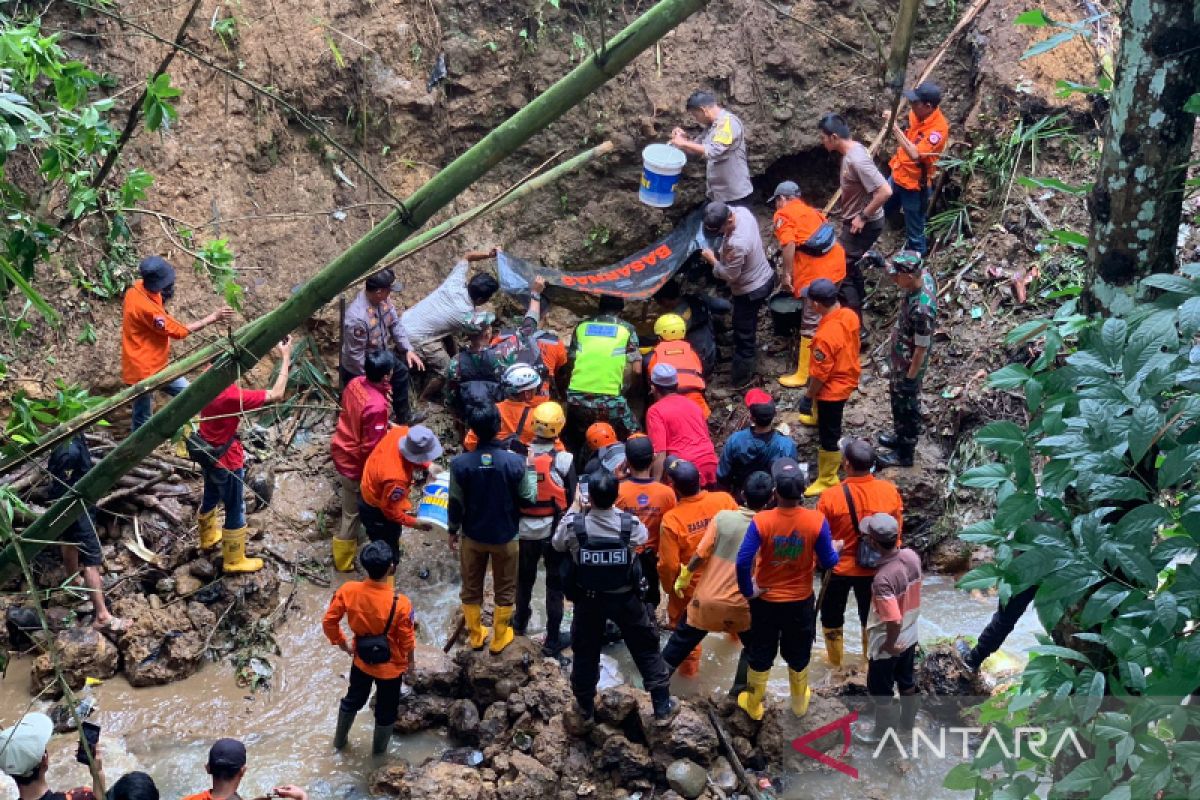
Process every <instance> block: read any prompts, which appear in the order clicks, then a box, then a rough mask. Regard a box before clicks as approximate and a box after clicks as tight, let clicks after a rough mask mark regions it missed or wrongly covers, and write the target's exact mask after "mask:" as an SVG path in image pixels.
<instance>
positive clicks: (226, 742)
mask: <svg viewBox="0 0 1200 800" xmlns="http://www.w3.org/2000/svg"><path fill="white" fill-rule="evenodd" d="M244 766H246V745H244V744H242V743H241V742H239V741H238V740H237V739H217V740H216V741H215V742H213V746H212V749H210V750H209V751H208V768H209V769H241V768H242V767H244Z"/></svg>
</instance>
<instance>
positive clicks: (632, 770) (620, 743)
mask: <svg viewBox="0 0 1200 800" xmlns="http://www.w3.org/2000/svg"><path fill="white" fill-rule="evenodd" d="M596 766H598V767H600V768H601V769H613V770H616V775H617V779H618V781H619V782H620V783H621V784H628V783H631V782H633V781H638V780H643V781H644V780H652V779H653V778H654V771H655V770H654V759H652V758H651V757H650V751H649V750H647V749H646V746H645V745H641V744H637V743H636V742H631V741H629V739H627V738H625V736H623V735H622V734H619V733H618V734H615V735H613V736H609V737H608V739H606V740H605V741H604V746H603V747H601V748H600V752H599V754H597V756H596Z"/></svg>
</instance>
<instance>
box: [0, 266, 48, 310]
mask: <svg viewBox="0 0 1200 800" xmlns="http://www.w3.org/2000/svg"><path fill="white" fill-rule="evenodd" d="M0 278H2V279H4V280H8V281H12V283H13V284H14V285H15V286H16V287H17V288H18V289H20V290H21V293H22V294H24V295H25V297H26V299H28V300H29V302H30V303H31V304H33V307H34V308H36V309H37V311H38V313H39V314H41V315H42V316H43V317H44V318H45V319H46V321H47V322H49V323H50V324H52V325H56V324H58V312H57V311H55V310H54V309H53V308H51V307H50V304H49V303H47V302H46V298H44V297H42V295H41V294H40V293H39V292H38V290H37V289H34V288H33V285H32V284H30V283H29V281H27V280H25V277H24V276H23V275H22V274H21V273H20V272H19V271H17V269H16V268H14V267H13V265H12V264H11V263H10V262H9V261H8V259H6V258H3V257H0Z"/></svg>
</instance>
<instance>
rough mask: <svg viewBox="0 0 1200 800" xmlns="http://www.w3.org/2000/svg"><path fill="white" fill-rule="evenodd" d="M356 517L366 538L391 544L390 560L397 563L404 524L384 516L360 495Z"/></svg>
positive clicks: (398, 561)
mask: <svg viewBox="0 0 1200 800" xmlns="http://www.w3.org/2000/svg"><path fill="white" fill-rule="evenodd" d="M358 519H359V521H360V522H362V524H363V527H364V528H366V531H367V538H368V539H370V540H371V541H372V542H387V543H388V544H389V545H390V546H391V548H392V561H393V563H396V564H399V563H400V534H401V533H403V531H404V526H403V525H401V524H400V523H398V522H392V521H391V520H390V519H388V518H387V517H385V516H384V515H383V512H382V511H380V510H379V509H378V508H376V507H375V506H373V505H370V504H368V503H367V501H366V500H363V499H362V496H361V495H359V498H358Z"/></svg>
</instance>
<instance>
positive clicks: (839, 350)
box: [808, 307, 862, 401]
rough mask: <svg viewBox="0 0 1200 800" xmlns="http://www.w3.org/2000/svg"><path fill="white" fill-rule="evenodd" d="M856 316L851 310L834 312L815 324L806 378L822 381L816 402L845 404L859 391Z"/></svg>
mask: <svg viewBox="0 0 1200 800" xmlns="http://www.w3.org/2000/svg"><path fill="white" fill-rule="evenodd" d="M858 330H859V326H858V315H857V314H855V313H854V310H853V309H850V308H845V307H843V308H835V309H834V310H833V311H831V312H829V313H828V314H826V315H825V316H824V317H822V318H821V321H820V322H819V323H817V331H816V333H814V334H813V339H812V359H811V361H810V362H809V368H808V369H809V374H810V375H812V376H813V377H814V378H817V379H819V380H821V381H824V384H823V385H822V386H821V391H819V392H818V393H817V399H818V400H826V401H831V400H847V399H849V398H850V395H851V394H853V393H854V390H855V389H857V388H858V379H859V376H860V375H862V364H860V363H859V361H858V353H859V350H860V348H861V340H860V339H859V336H858Z"/></svg>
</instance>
